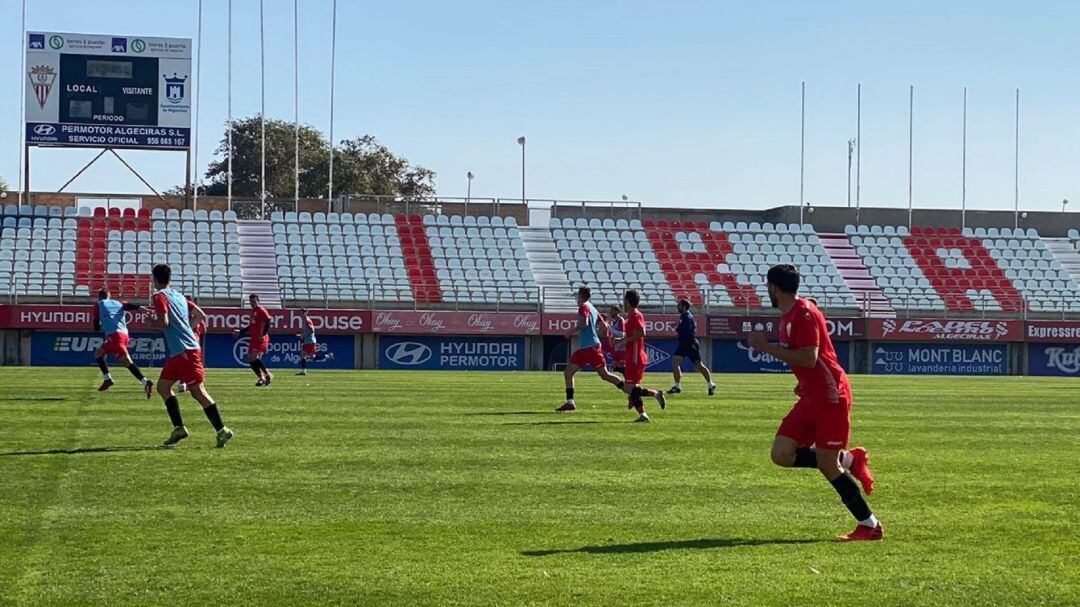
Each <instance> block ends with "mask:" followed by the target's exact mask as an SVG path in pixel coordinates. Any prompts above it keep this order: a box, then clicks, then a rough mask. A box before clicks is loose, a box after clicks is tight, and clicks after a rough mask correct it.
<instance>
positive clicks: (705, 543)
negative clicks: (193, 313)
mask: <svg viewBox="0 0 1080 607" xmlns="http://www.w3.org/2000/svg"><path fill="white" fill-rule="evenodd" d="M823 541H825V540H822V539H761V540H755V539H698V540H679V541H672V542H639V543H636V544H608V545H606V546H582V547H581V548H571V549H567V550H526V551H524V552H522V553H521V555H522V556H553V555H556V554H636V553H641V552H662V551H664V550H710V549H713V548H736V547H739V546H784V545H791V544H815V543H818V542H823Z"/></svg>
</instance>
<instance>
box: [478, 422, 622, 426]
mask: <svg viewBox="0 0 1080 607" xmlns="http://www.w3.org/2000/svg"><path fill="white" fill-rule="evenodd" d="M625 423H628V422H597V421H568V422H506V423H504V424H499V425H501V426H581V425H585V424H589V425H592V424H625Z"/></svg>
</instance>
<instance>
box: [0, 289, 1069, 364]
mask: <svg viewBox="0 0 1080 607" xmlns="http://www.w3.org/2000/svg"><path fill="white" fill-rule="evenodd" d="M91 310H92V308H91V307H90V306H72V305H66V306H61V305H6V306H0V356H2V362H3V364H5V365H34V366H48V365H63V366H79V365H88V364H92V356H91V352H93V350H94V349H95V348H96V347H97V346H98V345H99V344H100V343H101V339H102V338H101V335H100V334H99V333H95V332H94V331H93V329H92V318H91ZM207 313H208V315H209V319H208V323H207V324H208V329H207V333H208V334H207V336H206V338H205V343H204V349H205V359H206V362H207V365H208V366H210V367H235V368H245V367H247V364H246V356H247V338H240V339H234V338H233V337H232V334H231V331H232V330H233V329H235V328H238V327H240V326H242V325H243V324H245V322H246V320H247V317H248V310H246V309H243V308H207ZM271 315H272V323H273V329H272V335H271V348H270V352H269V354H268V355H267V364H268V365H269V366H270V367H272V368H290V367H295V366H296V365H297V364H298V362H299V351H300V345H299V341H298V339H297V337H296V333H297V332H298V331H299V328H300V324H301V316H300V314H299V312H297V311H296V310H274V311H272V312H271ZM311 316H312V319H313V321H314V323H315V327H316V333H317V335H318V337H319V342H320V345H319V348H320V349H321V350H322V351H324V352H332V353H334V355H335V357H334V360H333V361H332V362H328V363H323V367H324V368H338V369H421V370H433V369H447V370H462V371H467V370H503V371H524V370H543V369H549V370H551V369H561V367H562V366H563V365H565V363H566V360H567V358H568V357H569V353H570V350H571V348H572V347H573V346H574V343H573V341H571V340H568V339H567V338H566V337H565V335H566V334H567V333H569V332H572V331H573V329H574V326H575V323H576V316H575V315H574V314H565V313H563V314H541V313H531V312H440V311H431V312H418V311H374V312H372V311H367V310H313V311H312V312H311ZM149 320H150V317H149V315H148V314H146V313H143V312H132V313H129V314H128V325H129V328H130V330H131V334H132V344H131V351H132V354H133V356H134V358H135V359H136V361H137V362H138V363H139V364H140V365H148V366H160V364H161V363H162V362H163V361H164V358H165V344H164V340H163V339H162V337H161V335H160V333H159V332H157V331H154V330H153V328H152V327H151V326H150V324H149ZM677 321H678V318H677V316H675V315H665V314H652V315H649V317H648V325H647V331H648V335H649V337H648V339H647V352H648V355H649V360H650V364H649V367H648V370H649V372H652V373H665V372H668V371H670V370H671V352H672V351H673V350H674V347H675V340H674V337H675V326H676V324H677ZM777 321H778V318H777V317H776V316H766V315H760V316H725V315H707V316H703V317H700V318H699V324H698V326H699V333H700V335H701V342H702V344H701V345H702V347H701V352H702V355H703V357H704V359H705V361H706V362H707V363H708V364H709V365H710V367H711V368H712V369H713V370H714V371H717V372H720V373H778V372H786V368H785V365H784V364H783V363H781V362H779V361H777V360H775V359H772V358H771V357H769V356H767V355H763V354H761V353H759V352H756V351H754V350H752V349H750V348H749V347H747V345H746V341H745V336H746V333H747V332H748V331H751V330H760V331H766V332H769V333H775V331H776V329H777ZM829 322H830V331H831V333H832V336H833V341H834V343H835V345H836V348H837V353H838V357H839V359H840V362H841V364H843V365H844V367H845V368H846V369H848V370H849V372H852V373H856V374H861V373H873V374H926V375H1024V374H1026V375H1057V376H1072V377H1080V321H1052V320H1029V321H1021V320H1007V319H1005V320H1003V319H991V320H982V319H930V318H927V319H913V318H905V319H892V318H888V319H886V318H834V319H830V321H829ZM687 370H689V367H687Z"/></svg>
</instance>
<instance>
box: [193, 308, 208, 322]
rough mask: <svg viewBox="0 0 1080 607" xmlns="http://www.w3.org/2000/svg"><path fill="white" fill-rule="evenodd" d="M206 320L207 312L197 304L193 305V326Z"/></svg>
mask: <svg viewBox="0 0 1080 607" xmlns="http://www.w3.org/2000/svg"><path fill="white" fill-rule="evenodd" d="M204 320H206V312H203V309H202V308H200V307H199V306H198V305H196V304H192V305H191V326H195V325H197V324H199V323H201V322H203V321H204Z"/></svg>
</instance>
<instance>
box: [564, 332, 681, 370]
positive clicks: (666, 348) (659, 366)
mask: <svg viewBox="0 0 1080 607" xmlns="http://www.w3.org/2000/svg"><path fill="white" fill-rule="evenodd" d="M678 343H679V342H678V340H676V339H646V340H645V356H647V357H648V359H649V364H648V365H646V366H645V371H646V372H647V373H670V372H671V359H672V356H673V355H674V353H675V346H676V345H677V344H678ZM604 358H605V359H606V360H607V364H608V368H609V369H612V368H614V367H615V363H614V360H613V359H612V358H611V352H608V351H605V352H604ZM563 361H565V359H563ZM563 361H560V362H563ZM682 368H683V371H690V370H691V369H693V368H694V365H693V364H692V363H691V362H690V361H689V360H685V359H684V360H683V364H682ZM582 369H584V370H585V371H594V369H593V368H592V367H591V366H589V365H585V366H584V367H582Z"/></svg>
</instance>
